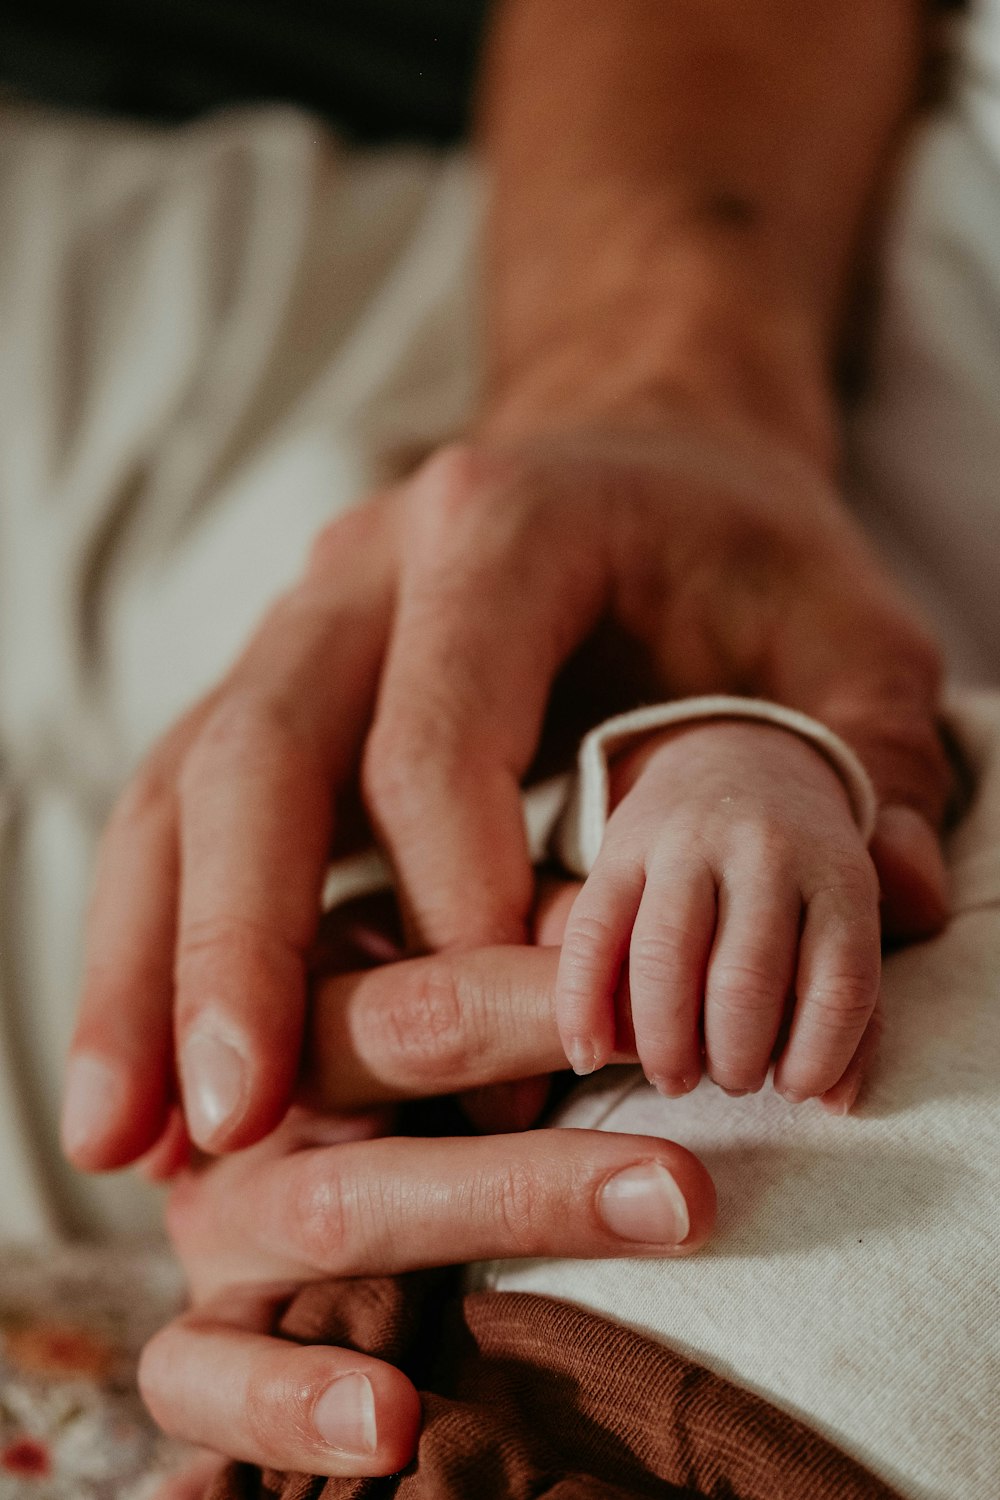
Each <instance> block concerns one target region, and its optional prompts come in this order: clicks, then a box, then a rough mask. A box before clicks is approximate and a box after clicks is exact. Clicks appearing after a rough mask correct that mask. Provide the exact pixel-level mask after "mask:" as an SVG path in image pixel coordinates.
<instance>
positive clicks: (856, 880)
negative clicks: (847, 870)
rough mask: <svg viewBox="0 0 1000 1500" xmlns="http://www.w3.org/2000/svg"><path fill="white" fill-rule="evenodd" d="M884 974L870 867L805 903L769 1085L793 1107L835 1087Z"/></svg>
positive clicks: (865, 1023)
mask: <svg viewBox="0 0 1000 1500" xmlns="http://www.w3.org/2000/svg"><path fill="white" fill-rule="evenodd" d="M880 967H881V952H880V933H879V919H878V890H877V882H876V876H875V873H874V868H873V867H871V866H870V865H869V866H868V867H867V868H865V867H862V866H859V867H858V869H857V870H856V871H852V872H851V874H850V877H847V876H846V875H845V876H843V877H841V878H840V879H839V880H838V881H836V882H835V883H832V884H830V885H826V886H823V887H821V888H820V889H818V890H817V891H815V893H814V894H813V895H812V896H811V898H810V899H809V901H808V903H807V908H806V917H805V923H804V926H803V930H802V939H801V943H800V947H799V961H798V972H797V975H796V981H795V1010H794V1014H793V1017H792V1024H791V1030H790V1032H789V1037H788V1042H787V1045H786V1046H785V1048H784V1051H783V1053H782V1056H781V1058H780V1060H779V1062H778V1066H777V1068H776V1069H775V1076H774V1085H775V1088H776V1089H777V1090H778V1092H779V1093H781V1094H783V1095H784V1096H785V1098H786V1099H788V1100H790V1101H791V1102H793V1103H798V1102H799V1101H800V1100H802V1099H809V1098H812V1097H814V1096H815V1095H819V1094H823V1093H825V1092H826V1091H828V1090H829V1089H832V1088H833V1086H834V1085H835V1084H836V1083H838V1081H839V1080H840V1079H841V1078H842V1076H843V1075H844V1073H845V1071H846V1070H847V1068H848V1067H849V1065H850V1064H851V1062H852V1059H853V1058H854V1057H855V1054H856V1052H857V1051H858V1047H859V1043H860V1042H861V1039H862V1037H863V1036H864V1035H865V1031H866V1028H867V1027H868V1024H869V1022H870V1020H871V1017H872V1013H873V1011H874V1010H875V1004H876V1001H877V999H878V989H879V977H880Z"/></svg>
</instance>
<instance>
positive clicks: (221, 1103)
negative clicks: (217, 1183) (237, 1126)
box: [180, 1027, 247, 1146]
mask: <svg viewBox="0 0 1000 1500" xmlns="http://www.w3.org/2000/svg"><path fill="white" fill-rule="evenodd" d="M180 1061H181V1083H182V1086H183V1092H184V1112H185V1114H186V1116H187V1122H188V1126H189V1128H190V1131H191V1134H192V1135H193V1136H194V1138H195V1140H196V1141H197V1142H198V1143H199V1144H200V1145H203V1146H207V1145H209V1144H210V1143H211V1141H212V1138H213V1136H215V1135H216V1134H217V1132H218V1131H219V1130H220V1129H221V1128H222V1126H223V1125H226V1124H228V1123H229V1122H230V1121H231V1120H232V1119H233V1118H234V1117H235V1116H237V1115H238V1113H239V1111H240V1107H241V1105H242V1104H243V1100H244V1095H245V1093H246V1087H247V1067H246V1062H245V1060H244V1058H243V1057H242V1055H241V1054H240V1052H239V1051H238V1050H237V1048H236V1047H235V1046H234V1045H233V1044H232V1042H229V1041H226V1040H225V1038H224V1037H222V1036H220V1035H219V1034H218V1032H216V1031H214V1030H211V1029H209V1028H208V1027H205V1028H203V1029H202V1030H199V1031H193V1032H192V1033H191V1034H190V1036H189V1037H188V1038H187V1040H186V1042H185V1043H184V1047H183V1049H182V1052H181V1060H180Z"/></svg>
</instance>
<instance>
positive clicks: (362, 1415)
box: [313, 1373, 378, 1453]
mask: <svg viewBox="0 0 1000 1500" xmlns="http://www.w3.org/2000/svg"><path fill="white" fill-rule="evenodd" d="M313 1423H314V1425H315V1427H316V1431H317V1432H318V1433H319V1435H320V1437H321V1438H322V1439H323V1441H324V1443H329V1445H330V1447H331V1448H341V1449H343V1450H344V1451H345V1452H347V1453H374V1452H375V1449H376V1448H377V1447H378V1429H377V1427H376V1424H375V1393H374V1391H373V1390H372V1387H371V1381H370V1380H368V1378H367V1376H365V1375H359V1374H356V1373H355V1374H353V1375H342V1376H341V1377H340V1379H339V1380H335V1381H334V1382H333V1384H332V1385H328V1386H327V1388H326V1390H325V1391H324V1392H323V1394H322V1395H321V1396H320V1398H319V1400H318V1401H317V1402H316V1405H315V1406H314V1407H313Z"/></svg>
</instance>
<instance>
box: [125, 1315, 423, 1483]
mask: <svg viewBox="0 0 1000 1500" xmlns="http://www.w3.org/2000/svg"><path fill="white" fill-rule="evenodd" d="M274 1314H275V1306H274V1298H273V1297H272V1296H270V1295H267V1294H264V1295H261V1296H257V1295H256V1294H253V1293H247V1292H241V1293H236V1294H233V1293H230V1294H226V1295H222V1296H220V1297H218V1298H217V1299H216V1300H215V1301H214V1302H212V1303H209V1304H208V1305H205V1306H202V1307H200V1308H198V1309H197V1310H195V1311H193V1312H189V1313H187V1314H185V1315H184V1316H182V1317H180V1318H177V1319H175V1320H174V1322H172V1323H170V1324H168V1325H167V1327H166V1328H164V1329H163V1330H162V1331H161V1332H160V1333H158V1334H157V1335H156V1336H155V1337H154V1338H153V1339H152V1340H151V1342H150V1343H149V1344H147V1346H146V1348H145V1350H144V1351H143V1355H142V1360H141V1363H140V1367H139V1384H140V1388H141V1390H142V1394H143V1397H144V1399H145V1401H146V1404H147V1406H148V1407H149V1409H150V1411H151V1412H152V1414H153V1416H154V1417H155V1418H156V1420H157V1422H158V1423H159V1424H160V1426H161V1427H162V1428H163V1429H164V1430H165V1431H166V1432H168V1433H171V1434H173V1435H176V1436H178V1437H183V1438H184V1439H186V1440H187V1441H189V1442H195V1443H200V1444H202V1445H203V1446H205V1447H210V1448H211V1447H215V1446H216V1445H217V1443H218V1441H219V1437H220V1435H221V1434H225V1448H226V1455H227V1457H230V1458H235V1459H241V1460H243V1461H244V1462H246V1463H253V1464H259V1465H264V1466H270V1467H272V1468H278V1469H290V1470H293V1471H295V1472H299V1473H308V1474H325V1475H351V1476H363V1475H376V1474H391V1473H394V1472H395V1471H396V1470H397V1469H400V1468H402V1467H403V1465H404V1464H405V1463H407V1462H408V1460H409V1459H410V1457H411V1456H412V1453H413V1450H414V1448H415V1446H416V1440H417V1433H418V1429H419V1424H420V1398H419V1396H418V1395H417V1392H416V1390H415V1389H414V1387H413V1385H412V1384H411V1383H410V1381H409V1380H407V1378H406V1377H405V1375H403V1374H401V1373H400V1372H399V1371H398V1370H395V1369H393V1368H392V1367H391V1366H390V1365H386V1364H384V1363H382V1362H381V1361H380V1360H376V1359H371V1358H369V1357H368V1356H367V1355H364V1354H357V1353H355V1352H353V1351H351V1350H344V1349H335V1348H328V1347H326V1346H322V1347H321V1346H315V1347H305V1348H303V1347H302V1346H300V1345H295V1344H290V1343H287V1342H284V1341H282V1340H280V1339H276V1338H272V1337H269V1336H268V1333H267V1331H266V1330H268V1329H269V1328H270V1327H271V1326H272V1324H273V1320H274Z"/></svg>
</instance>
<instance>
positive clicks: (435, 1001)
mask: <svg viewBox="0 0 1000 1500" xmlns="http://www.w3.org/2000/svg"><path fill="white" fill-rule="evenodd" d="M376 1020H377V1024H378V1026H379V1028H380V1033H381V1038H382V1045H383V1048H387V1049H388V1051H389V1053H390V1055H391V1057H392V1059H393V1070H394V1071H398V1074H399V1076H400V1077H403V1078H406V1079H407V1080H408V1081H410V1082H411V1083H415V1084H417V1085H419V1084H420V1083H421V1082H422V1081H424V1080H429V1081H431V1082H434V1081H436V1080H438V1079H442V1078H444V1079H447V1078H453V1079H456V1080H458V1079H462V1078H464V1077H465V1076H466V1075H467V1074H468V1072H469V1068H470V1065H471V1063H472V1061H473V1058H474V1057H475V1055H476V1054H477V1053H479V1052H480V1051H481V1046H480V1041H481V1039H480V1038H479V1037H477V1036H476V1035H475V1034H474V1028H473V1026H472V1025H471V1024H470V1022H471V1017H470V1015H469V1013H468V1012H467V1010H466V1008H465V1007H464V1006H463V1004H462V995H461V993H460V990H459V985H458V983H457V981H456V979H455V976H454V974H453V973H452V972H451V970H450V969H449V967H448V965H447V964H446V963H444V962H438V961H436V960H433V959H428V960H425V961H424V963H423V965H422V966H421V968H420V971H419V974H418V975H415V976H414V977H412V978H411V980H410V982H409V983H408V984H407V985H406V987H405V988H401V989H398V990H397V991H396V992H395V993H394V994H393V996H392V999H391V1001H390V1002H389V1003H388V1004H387V1006H386V1008H385V1009H384V1010H382V1011H380V1013H379V1015H378V1016H377V1018H376Z"/></svg>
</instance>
